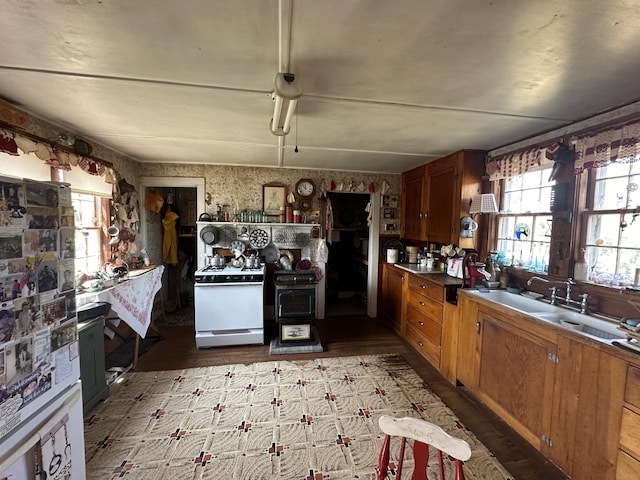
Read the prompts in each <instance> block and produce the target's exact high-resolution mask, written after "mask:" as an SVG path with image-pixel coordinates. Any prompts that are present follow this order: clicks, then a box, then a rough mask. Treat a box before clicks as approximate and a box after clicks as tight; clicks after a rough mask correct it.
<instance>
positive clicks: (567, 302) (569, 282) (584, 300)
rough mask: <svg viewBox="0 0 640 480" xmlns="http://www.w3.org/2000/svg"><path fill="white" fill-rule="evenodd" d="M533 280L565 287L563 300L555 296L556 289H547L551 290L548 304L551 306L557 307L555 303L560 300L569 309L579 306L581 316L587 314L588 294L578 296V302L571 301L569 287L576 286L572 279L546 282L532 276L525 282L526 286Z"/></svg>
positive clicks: (544, 279) (543, 279)
mask: <svg viewBox="0 0 640 480" xmlns="http://www.w3.org/2000/svg"><path fill="white" fill-rule="evenodd" d="M534 280H537V281H539V282H544V283H555V284H562V285H564V286H565V295H564V298H562V297H560V298H559V297H558V296H557V291H558V288H557V287H551V288H550V289H549V290H551V302H550V303H551V305H557V302H558V301H559V300H562V301H563V302H564V303H565V305H566V306H567V307H571V306H573V305H575V306H579V307H580V313H583V314H584V313H587V298H589V294H588V293H583V294H581V295H580V298H581V301H579V302H578V301H577V300H573V299H572V298H571V286H572V285H575V284H576V283H575V282H574V281H573V278H567V279H566V280H547V279H546V278H542V277H538V276H533V277H531V278H530V279H529V280H527V285H531V284H532V283H533V281H534Z"/></svg>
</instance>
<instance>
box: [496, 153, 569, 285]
mask: <svg viewBox="0 0 640 480" xmlns="http://www.w3.org/2000/svg"><path fill="white" fill-rule="evenodd" d="M551 170H552V166H545V167H544V168H539V169H535V170H530V171H528V172H525V173H524V174H522V175H526V174H529V173H534V172H535V173H538V174H540V175H541V177H540V183H539V185H538V186H537V188H530V187H524V186H521V188H519V189H514V190H510V191H509V192H508V191H507V189H506V185H507V182H508V181H509V179H508V178H502V179H500V180H498V181H497V182H496V184H497V191H496V192H495V193H497V195H496V197H497V198H498V213H497V214H496V215H495V218H494V220H493V221H494V224H493V228H492V232H493V235H492V237H493V238H491V239H490V242H491V243H490V244H493V245H495V246H496V250H498V251H502V249H501V248H500V247H501V243H502V242H512V246H513V249H514V250H513V251H512V252H511V257H509V255H508V252H507V251H504V254H505V257H506V258H505V260H506V262H507V264H508V265H512V266H516V267H517V268H520V269H522V270H523V271H527V272H531V273H539V274H545V275H546V274H548V273H549V272H548V268H549V265H550V262H551V258H550V252H551V245H552V242H553V237H552V236H549V237H548V240H540V238H539V237H540V235H539V234H538V232H537V231H536V225H538V224H539V223H540V222H538V221H537V220H536V219H538V218H540V217H547V221H546V223H547V224H549V221H548V220H549V219H553V212H552V211H551V210H552V209H551V207H550V208H549V211H540V212H538V211H535V212H532V211H526V212H520V211H518V212H506V211H505V196H506V195H507V194H508V193H510V192H515V191H520V192H524V191H526V190H529V191H531V190H538V191H540V190H541V189H543V188H549V187H550V188H551V189H553V186H554V185H557V183H558V182H557V180H554V181H553V182H545V181H544V176H545V175H547V174H549V173H550V172H551ZM514 177H515V176H514ZM522 217H529V218H531V225H530V240H526V241H525V242H526V243H525V242H522V245H524V244H527V245H528V250H529V253H528V256H527V257H528V258H527V260H526V262H523V263H522V264H521V262H520V258H516V255H515V248H516V245H517V244H518V240H515V239H514V238H512V237H510V236H504V237H503V236H501V233H502V232H501V231H500V230H501V220H502V219H507V218H514V227H515V226H516V225H517V224H518V218H522ZM545 228H549V227H545ZM513 233H514V237H515V229H514V232H513ZM543 235H544V236H545V237H546V234H543ZM538 244H543V245H546V255H542V257H541V258H538V256H537V254H536V252H535V248H536V245H538ZM538 259H539V260H541V261H542V264H540V262H539V261H538ZM532 261H533V264H532Z"/></svg>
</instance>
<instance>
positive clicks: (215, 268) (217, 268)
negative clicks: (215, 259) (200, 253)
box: [201, 265, 225, 272]
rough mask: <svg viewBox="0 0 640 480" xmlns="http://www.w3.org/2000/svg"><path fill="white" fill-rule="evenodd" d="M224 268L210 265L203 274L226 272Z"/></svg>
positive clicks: (203, 270) (204, 269)
mask: <svg viewBox="0 0 640 480" xmlns="http://www.w3.org/2000/svg"><path fill="white" fill-rule="evenodd" d="M224 268H225V267H224V266H222V267H220V266H216V265H208V266H206V267H204V268H203V269H202V270H201V272H220V271H222V270H224Z"/></svg>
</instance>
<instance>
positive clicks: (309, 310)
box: [276, 287, 316, 319]
mask: <svg viewBox="0 0 640 480" xmlns="http://www.w3.org/2000/svg"><path fill="white" fill-rule="evenodd" d="M315 316H316V289H315V288H280V287H278V288H277V289H276V318H277V319H286V318H313V319H315Z"/></svg>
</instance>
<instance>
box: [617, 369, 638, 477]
mask: <svg viewBox="0 0 640 480" xmlns="http://www.w3.org/2000/svg"><path fill="white" fill-rule="evenodd" d="M639 477H640V368H638V367H636V366H633V365H629V367H628V369H627V378H626V384H625V391H624V407H623V408H622V421H621V427H620V450H619V451H618V465H617V471H616V480H631V479H634V480H635V479H637V478H639Z"/></svg>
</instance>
